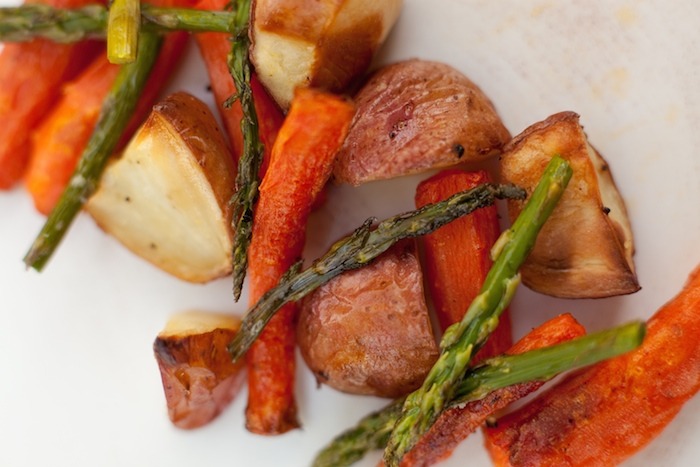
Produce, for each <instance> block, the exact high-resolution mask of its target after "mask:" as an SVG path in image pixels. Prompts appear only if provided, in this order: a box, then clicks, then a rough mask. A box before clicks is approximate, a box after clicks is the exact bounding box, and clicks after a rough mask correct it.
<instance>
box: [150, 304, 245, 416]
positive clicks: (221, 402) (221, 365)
mask: <svg viewBox="0 0 700 467" xmlns="http://www.w3.org/2000/svg"><path fill="white" fill-rule="evenodd" d="M240 324H241V321H240V319H238V318H237V317H234V316H230V315H224V314H217V313H205V312H194V311H192V312H187V313H181V314H178V315H175V316H173V317H172V318H171V319H170V321H168V323H167V325H166V326H165V328H164V329H163V331H161V333H160V334H158V337H157V338H156V340H155V342H154V343H153V351H154V353H155V357H156V361H157V362H158V368H159V369H160V376H161V379H162V380H163V390H164V391H165V400H166V402H167V405H168V415H169V416H170V420H171V421H172V422H173V424H175V425H176V426H178V427H180V428H197V427H200V426H202V425H205V424H206V423H208V422H210V421H211V420H212V419H214V417H216V416H217V415H218V414H219V413H220V412H221V411H222V410H223V409H224V408H225V407H226V406H227V405H228V404H229V403H230V402H231V401H232V400H233V399H234V397H235V396H236V394H237V393H238V390H239V388H240V387H241V384H242V382H243V380H244V377H245V372H244V371H241V370H242V369H243V363H242V360H241V361H239V362H237V363H233V362H232V361H231V356H230V354H229V353H228V350H227V349H226V347H227V345H228V343H229V342H230V341H231V339H232V338H233V336H234V335H235V334H236V332H237V331H238V329H239V328H240Z"/></svg>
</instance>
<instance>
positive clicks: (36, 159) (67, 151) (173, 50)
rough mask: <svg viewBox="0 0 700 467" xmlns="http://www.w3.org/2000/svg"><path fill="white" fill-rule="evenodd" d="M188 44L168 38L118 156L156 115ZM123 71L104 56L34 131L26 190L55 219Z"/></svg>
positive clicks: (68, 89) (73, 83) (70, 85)
mask: <svg viewBox="0 0 700 467" xmlns="http://www.w3.org/2000/svg"><path fill="white" fill-rule="evenodd" d="M186 42H187V34H185V33H181V32H178V33H172V34H169V35H168V36H166V38H165V40H164V42H163V46H162V47H161V49H160V53H159V55H158V59H157V60H156V63H155V64H154V65H153V69H152V70H151V74H150V76H149V78H148V82H147V84H146V87H145V88H144V90H143V93H142V94H141V98H140V99H139V103H138V104H137V106H136V109H135V110H134V113H133V115H132V117H131V120H130V121H129V124H128V125H127V127H126V129H125V130H124V132H123V133H122V135H121V140H120V145H119V146H118V147H117V151H119V150H121V146H123V145H124V144H126V143H127V142H128V141H129V139H130V138H131V137H132V136H133V134H134V132H135V131H136V130H137V129H138V127H139V126H140V125H141V124H142V123H143V121H144V119H145V118H146V117H147V116H148V114H149V113H150V111H151V107H152V106H153V104H154V102H155V100H156V99H157V97H158V93H159V91H160V90H161V89H162V88H163V86H164V85H165V84H166V83H167V82H168V78H169V77H170V75H171V74H172V72H173V70H174V68H175V67H176V66H177V64H178V63H179V59H180V57H181V56H182V52H183V49H184V47H185V44H186ZM118 72H119V67H118V66H117V65H112V64H110V63H109V62H108V60H107V57H106V56H105V55H104V54H101V55H99V56H98V57H97V58H96V59H95V60H94V61H93V62H92V63H91V64H90V65H89V66H88V67H87V69H85V70H84V71H83V72H82V73H81V74H80V75H79V76H78V77H77V78H76V79H75V80H73V81H71V82H70V83H68V84H67V85H66V86H65V87H64V89H63V93H62V95H61V98H60V99H59V101H58V102H57V103H56V105H55V106H54V107H53V108H52V110H51V112H50V113H49V114H48V115H47V116H46V118H45V119H44V120H43V121H42V123H41V125H40V126H39V127H38V128H37V129H36V131H35V132H34V135H33V138H32V151H31V158H30V165H29V170H28V171H27V175H26V185H27V189H28V190H29V192H30V193H31V195H32V198H33V199H34V205H35V207H36V208H37V210H38V211H39V212H41V213H43V214H49V213H50V212H51V210H52V209H53V208H54V206H55V205H56V203H57V202H58V199H59V198H60V196H61V193H63V190H64V189H65V187H66V185H67V184H68V182H69V180H70V178H71V175H72V174H73V171H74V170H75V167H76V165H77V164H78V160H79V159H80V155H81V154H82V153H83V151H84V150H85V147H86V145H87V143H88V141H89V140H90V136H91V134H92V132H93V130H94V127H95V123H96V122H97V118H98V116H99V113H100V109H101V107H102V102H103V100H104V99H105V96H107V93H108V92H109V90H110V88H111V87H112V85H113V84H114V80H115V79H116V77H117V73H118Z"/></svg>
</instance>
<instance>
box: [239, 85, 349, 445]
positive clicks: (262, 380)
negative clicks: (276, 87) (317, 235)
mask: <svg viewBox="0 0 700 467" xmlns="http://www.w3.org/2000/svg"><path fill="white" fill-rule="evenodd" d="M353 113H354V108H353V106H352V105H350V104H349V103H348V102H346V101H344V100H342V99H341V98H339V97H335V96H332V95H330V94H326V93H322V92H320V91H313V90H299V91H297V94H296V95H295V98H294V100H293V102H292V106H291V108H290V110H289V114H288V116H287V118H286V120H285V122H284V124H283V125H282V128H281V130H280V132H279V135H278V137H277V141H276V142H275V145H274V147H273V149H272V157H271V160H270V165H269V168H268V171H267V173H266V175H265V178H264V179H263V182H262V184H261V186H260V199H259V201H258V207H257V209H256V211H255V222H254V224H253V238H252V242H251V245H250V249H249V252H248V254H249V265H250V267H249V271H248V277H249V278H250V303H251V304H254V303H255V302H257V301H258V299H260V297H261V296H262V295H263V294H264V293H265V292H267V291H268V290H269V289H271V288H272V287H274V286H275V285H277V282H278V281H279V279H280V277H281V276H282V274H283V273H284V272H285V271H286V270H287V269H288V268H289V267H290V266H291V265H292V264H293V263H294V262H296V261H297V260H298V259H299V256H300V255H301V252H302V249H303V247H304V239H305V231H306V220H307V217H308V215H309V212H310V210H311V205H312V204H313V202H314V199H315V198H316V196H317V194H318V193H319V191H320V190H321V189H322V188H323V186H324V184H325V183H326V180H327V179H328V177H329V176H330V173H331V169H332V166H333V162H334V160H335V153H336V151H337V150H338V148H339V147H340V145H341V144H342V142H343V139H344V138H345V134H346V132H347V129H348V126H349V124H350V121H351V119H352V116H353ZM295 317H296V306H295V305H294V304H289V305H287V306H285V307H284V308H282V309H281V310H280V311H279V312H278V314H277V315H275V317H274V318H273V319H272V320H271V321H270V322H269V323H268V324H267V326H266V327H265V330H264V331H263V333H262V334H261V335H260V337H259V338H258V339H257V341H256V342H255V343H254V344H253V346H252V347H251V348H250V350H248V353H247V355H246V359H247V362H248V388H249V390H248V393H249V394H248V409H247V411H246V417H247V424H246V426H247V428H248V430H250V431H252V432H254V433H261V434H278V433H284V432H286V431H288V430H290V429H293V428H296V427H297V426H298V425H299V424H298V421H297V416H296V403H295V399H294V345H295V329H294V322H295Z"/></svg>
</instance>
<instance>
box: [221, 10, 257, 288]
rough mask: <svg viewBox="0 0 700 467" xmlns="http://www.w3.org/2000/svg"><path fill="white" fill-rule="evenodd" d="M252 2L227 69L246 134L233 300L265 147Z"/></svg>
mask: <svg viewBox="0 0 700 467" xmlns="http://www.w3.org/2000/svg"><path fill="white" fill-rule="evenodd" d="M250 8H251V6H250V0H238V2H237V5H236V10H235V18H234V21H233V25H234V42H233V47H232V48H231V53H230V54H229V56H228V66H229V70H230V73H231V76H232V77H233V82H234V84H235V85H236V91H237V94H236V95H235V96H232V97H231V98H230V99H229V100H228V102H227V105H231V104H233V102H234V101H235V100H238V101H240V103H241V108H242V110H243V119H241V132H242V133H243V154H241V158H240V159H239V161H238V174H237V176H236V195H235V196H234V198H233V200H232V204H233V229H234V234H233V297H234V299H235V300H236V301H238V299H239V298H240V296H241V289H242V288H243V280H244V279H245V274H246V269H247V266H248V246H249V245H250V239H251V236H252V235H253V217H254V209H255V202H256V201H257V198H258V187H259V185H260V181H259V180H258V173H259V172H260V166H261V164H262V158H263V145H262V142H261V141H260V136H259V134H258V117H257V113H256V112H255V106H254V105H253V91H252V90H251V87H250V74H251V65H250V59H249V56H248V50H249V48H250V38H249V37H248V22H249V21H250Z"/></svg>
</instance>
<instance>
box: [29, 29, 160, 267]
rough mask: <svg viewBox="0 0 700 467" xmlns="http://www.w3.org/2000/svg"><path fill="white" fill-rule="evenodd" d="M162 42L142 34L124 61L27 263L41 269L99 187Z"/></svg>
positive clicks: (158, 38)
mask: <svg viewBox="0 0 700 467" xmlns="http://www.w3.org/2000/svg"><path fill="white" fill-rule="evenodd" d="M161 43H162V40H161V39H160V37H158V36H155V35H153V34H150V33H148V34H147V33H144V34H142V35H141V38H140V40H139V53H138V56H137V59H136V61H135V62H133V63H129V64H127V65H122V67H121V68H120V69H119V73H118V74H117V79H116V80H115V82H114V85H113V86H112V88H111V89H110V92H109V94H107V97H106V98H105V103H104V105H103V106H102V108H101V110H100V116H99V117H98V119H97V123H96V124H95V131H93V133H92V136H91V137H90V141H88V144H87V146H86V147H85V150H84V151H83V153H82V155H81V156H80V162H79V163H78V166H77V167H76V169H75V172H74V173H73V176H72V177H71V180H70V183H69V184H68V186H67V187H66V189H65V190H64V191H63V194H62V195H61V198H60V199H59V201H58V204H57V205H56V207H55V208H54V210H53V211H51V214H50V215H49V217H48V219H47V220H46V223H45V224H44V226H43V227H42V228H41V231H40V232H39V234H38V235H37V237H36V239H35V240H34V242H33V243H32V246H31V247H30V248H29V251H28V252H27V254H26V255H25V256H24V263H25V264H26V265H27V267H31V268H34V269H36V270H37V271H41V269H42V268H43V267H44V266H45V265H46V263H47V262H48V261H49V259H50V258H51V255H53V253H54V251H55V250H56V248H58V245H59V244H60V243H61V240H62V239H63V236H64V235H65V234H66V232H67V231H68V229H69V228H70V226H71V224H72V223H73V220H74V219H75V216H77V215H78V213H79V212H80V210H81V208H82V207H83V204H84V203H85V202H86V201H87V199H88V198H89V197H90V196H92V194H93V193H94V192H95V190H96V189H97V185H98V183H99V179H100V176H101V175H102V171H103V170H104V168H105V166H106V165H107V162H108V161H109V158H110V156H111V155H112V153H113V151H114V149H115V148H116V147H117V144H118V143H119V138H120V136H121V134H122V133H123V131H124V129H125V128H126V127H127V125H128V122H129V119H130V117H131V115H132V114H133V112H134V110H135V109H136V107H137V105H138V100H139V97H140V95H141V92H142V91H143V88H144V87H145V85H146V81H147V79H148V76H149V74H150V72H151V68H152V67H153V64H154V63H155V61H156V58H157V57H158V51H159V50H160V46H161Z"/></svg>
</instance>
